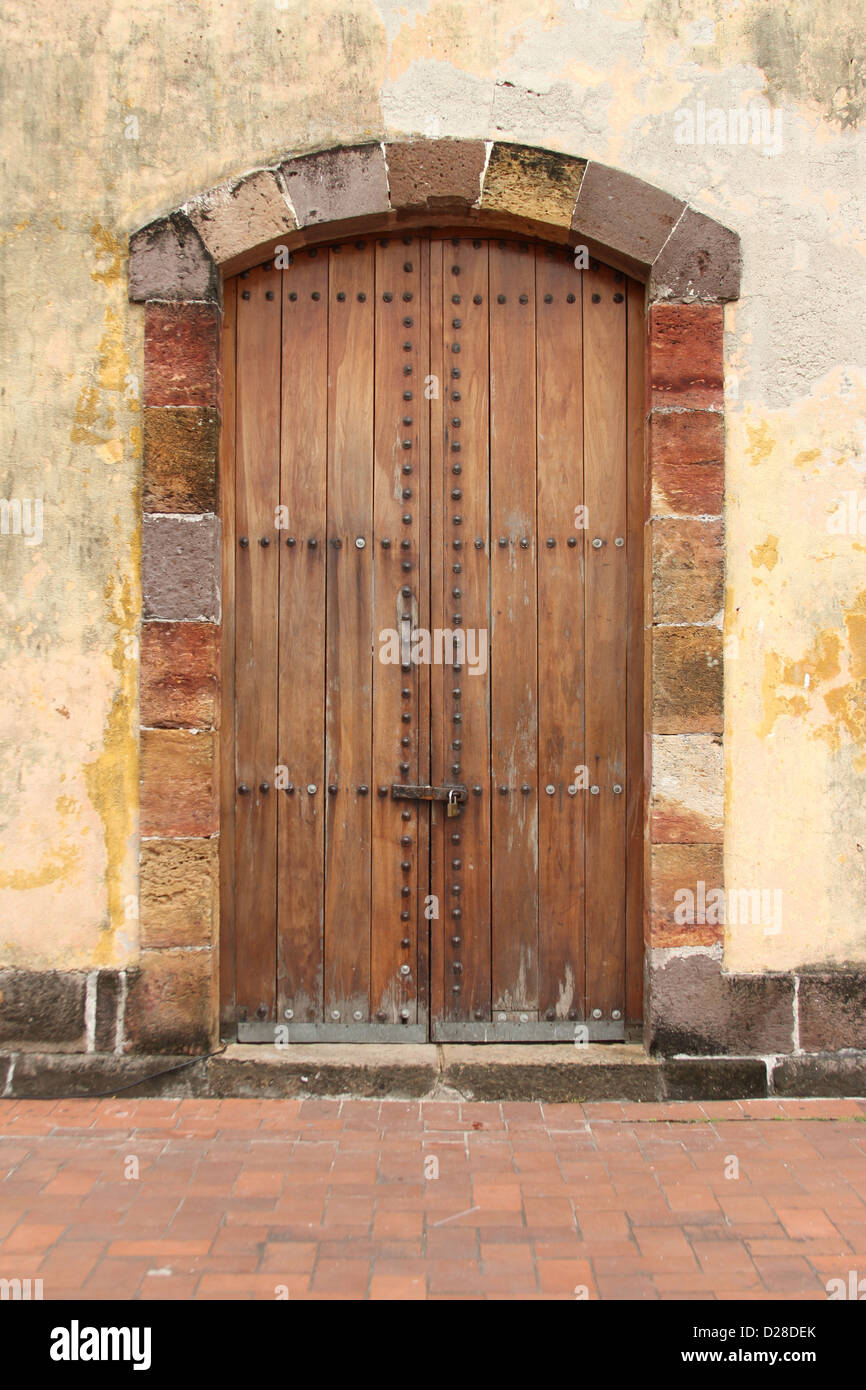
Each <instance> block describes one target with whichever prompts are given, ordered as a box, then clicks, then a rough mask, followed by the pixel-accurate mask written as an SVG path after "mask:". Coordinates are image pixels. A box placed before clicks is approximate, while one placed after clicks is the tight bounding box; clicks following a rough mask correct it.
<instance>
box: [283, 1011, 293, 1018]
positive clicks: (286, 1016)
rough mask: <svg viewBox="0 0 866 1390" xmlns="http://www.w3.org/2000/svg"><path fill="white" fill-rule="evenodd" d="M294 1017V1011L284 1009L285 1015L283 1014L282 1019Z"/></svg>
mask: <svg viewBox="0 0 866 1390" xmlns="http://www.w3.org/2000/svg"><path fill="white" fill-rule="evenodd" d="M294 1016H295V1011H294V1009H286V1011H285V1013H284V1014H283V1018H294Z"/></svg>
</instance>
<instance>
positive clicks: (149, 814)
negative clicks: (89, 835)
mask: <svg viewBox="0 0 866 1390" xmlns="http://www.w3.org/2000/svg"><path fill="white" fill-rule="evenodd" d="M215 752H216V738H215V735H214V734H212V733H201V734H192V733H186V732H178V731H176V730H174V729H142V731H141V833H142V835H143V836H149V835H152V836H155V837H160V838H165V839H170V838H172V837H173V836H178V835H193V836H198V835H214V834H216V832H217V830H218V828H219V777H218V772H217V767H216V759H215Z"/></svg>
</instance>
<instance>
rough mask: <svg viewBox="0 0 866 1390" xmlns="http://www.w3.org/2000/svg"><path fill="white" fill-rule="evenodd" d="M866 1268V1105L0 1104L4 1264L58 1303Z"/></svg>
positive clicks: (698, 1290) (627, 1285)
mask: <svg viewBox="0 0 866 1390" xmlns="http://www.w3.org/2000/svg"><path fill="white" fill-rule="evenodd" d="M437 1172H438V1176H436V1175H435V1174H436V1173H437ZM735 1172H738V1176H728V1174H734V1173H735ZM136 1174H137V1176H136ZM851 1269H854V1270H857V1271H859V1275H860V1277H864V1278H866V1101H864V1100H804V1101H777V1100H760V1101H744V1102H739V1103H738V1102H733V1101H726V1102H717V1103H707V1104H703V1105H698V1104H692V1103H688V1104H687V1103H679V1104H677V1103H669V1104H665V1105H656V1104H646V1103H644V1104H631V1103H616V1104H611V1103H605V1104H601V1103H599V1104H586V1105H582V1106H581V1105H576V1104H575V1105H546V1104H545V1105H542V1104H539V1103H520V1104H518V1103H513V1104H506V1103H503V1104H501V1105H500V1104H496V1103H492V1102H481V1103H471V1104H470V1103H452V1102H448V1101H426V1100H425V1101H405V1102H404V1101H393V1100H388V1101H378V1100H343V1101H340V1100H302V1101H295V1100H273V1101H268V1100H265V1101H255V1100H223V1101H216V1100H182V1101H174V1100H159V1099H157V1100H132V1099H130V1100H123V1099H119V1100H118V1099H114V1100H102V1101H89V1100H66V1101H56V1102H50V1101H22V1100H4V1101H0V1278H21V1279H24V1278H31V1279H33V1278H41V1279H42V1281H43V1292H44V1297H45V1298H46V1299H53V1298H73V1299H106V1298H120V1299H124V1300H126V1299H191V1298H195V1299H234V1298H240V1299H274V1298H276V1297H280V1296H281V1297H289V1298H291V1299H298V1298H301V1299H317V1298H321V1299H325V1298H328V1299H330V1298H347V1299H363V1298H373V1299H391V1298H410V1299H424V1298H429V1299H437V1298H449V1299H461V1300H462V1299H471V1298H476V1299H477V1298H485V1299H497V1298H500V1299H501V1298H505V1299H533V1298H534V1299H574V1298H575V1297H576V1296H586V1297H589V1298H592V1299H596V1298H599V1299H632V1298H639V1299H689V1300H692V1299H727V1298H748V1299H769V1298H772V1299H776V1298H784V1299H793V1300H799V1299H819V1300H823V1299H826V1291H825V1285H826V1282H827V1280H828V1279H830V1278H836V1277H842V1278H844V1279H846V1280H847V1278H848V1271H849V1270H851ZM576 1290H577V1291H578V1292H577V1294H576V1292H575V1291H576ZM584 1291H585V1294H584Z"/></svg>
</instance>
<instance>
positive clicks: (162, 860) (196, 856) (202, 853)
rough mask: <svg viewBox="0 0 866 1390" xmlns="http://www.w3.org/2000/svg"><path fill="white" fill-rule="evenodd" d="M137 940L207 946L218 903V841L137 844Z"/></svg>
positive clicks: (148, 945)
mask: <svg viewBox="0 0 866 1390" xmlns="http://www.w3.org/2000/svg"><path fill="white" fill-rule="evenodd" d="M140 882H141V906H140V918H141V945H142V948H143V949H154V948H165V947H170V946H211V945H213V943H214V940H215V937H216V925H217V915H218V904H219V840H218V839H217V838H216V837H214V838H213V839H211V840H164V841H159V840H152V841H145V842H144V844H142V846H141V868H140Z"/></svg>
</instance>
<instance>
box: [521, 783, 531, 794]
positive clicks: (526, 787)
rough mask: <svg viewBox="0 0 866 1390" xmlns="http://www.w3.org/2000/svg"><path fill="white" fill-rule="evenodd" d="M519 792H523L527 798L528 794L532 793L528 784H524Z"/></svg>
mask: <svg viewBox="0 0 866 1390" xmlns="http://www.w3.org/2000/svg"><path fill="white" fill-rule="evenodd" d="M520 790H521V791H522V792H523V795H524V796H528V795H529V793H530V792H531V791H532V788H531V787H530V785H529V783H528V782H524V783H523V786H522V787H521V788H520Z"/></svg>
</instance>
